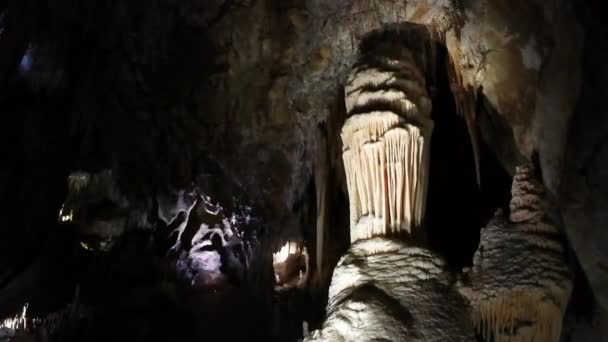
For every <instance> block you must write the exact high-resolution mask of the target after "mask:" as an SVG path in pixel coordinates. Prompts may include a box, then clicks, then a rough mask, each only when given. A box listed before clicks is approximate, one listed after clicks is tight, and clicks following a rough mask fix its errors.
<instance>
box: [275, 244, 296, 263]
mask: <svg viewBox="0 0 608 342" xmlns="http://www.w3.org/2000/svg"><path fill="white" fill-rule="evenodd" d="M299 252H300V247H299V245H298V243H296V242H286V243H285V244H284V245H283V246H282V247H281V249H279V251H278V252H276V253H273V254H272V262H273V264H278V263H280V262H285V261H286V260H287V257H289V255H290V254H296V253H299Z"/></svg>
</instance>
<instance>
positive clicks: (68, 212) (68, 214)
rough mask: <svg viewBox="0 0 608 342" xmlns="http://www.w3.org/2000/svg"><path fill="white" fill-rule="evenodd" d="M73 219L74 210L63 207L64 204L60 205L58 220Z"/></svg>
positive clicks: (71, 220) (66, 220) (64, 221)
mask: <svg viewBox="0 0 608 342" xmlns="http://www.w3.org/2000/svg"><path fill="white" fill-rule="evenodd" d="M73 221H74V210H73V209H65V206H64V205H61V209H59V222H63V223H66V222H73Z"/></svg>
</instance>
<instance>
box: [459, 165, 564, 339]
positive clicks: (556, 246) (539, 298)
mask: <svg viewBox="0 0 608 342" xmlns="http://www.w3.org/2000/svg"><path fill="white" fill-rule="evenodd" d="M511 193H512V200H511V202H510V215H509V217H508V219H507V218H505V217H504V215H503V214H502V213H500V212H499V213H497V215H496V216H495V217H494V218H493V219H492V221H490V222H489V223H488V225H487V226H486V227H485V228H484V229H483V230H482V231H481V239H480V246H479V249H478V251H477V252H476V253H475V257H474V260H473V268H472V269H471V270H469V271H468V272H465V279H466V281H467V282H468V284H467V285H465V286H464V287H463V288H462V289H461V293H462V294H463V295H465V297H467V298H468V299H469V300H470V302H471V305H472V307H473V309H474V310H473V320H474V322H475V324H476V326H477V328H478V330H479V331H480V333H481V335H482V336H483V337H484V339H485V340H487V341H489V340H490V339H491V338H492V339H493V341H496V342H502V341H511V342H520V341H521V342H523V341H538V342H540V341H543V342H544V341H549V342H550V341H559V338H560V334H561V329H562V319H563V317H564V314H565V310H566V305H567V303H568V300H569V297H570V293H571V291H572V279H571V274H570V272H569V269H568V267H567V263H566V260H565V248H564V245H563V241H564V240H563V239H564V238H563V236H562V234H561V232H560V231H559V229H558V228H557V227H556V226H555V225H554V224H553V223H552V222H550V221H549V219H548V218H547V215H546V201H545V198H544V187H543V185H542V184H541V183H540V182H538V181H537V180H536V179H535V178H534V170H533V169H532V168H531V167H529V166H521V167H518V168H517V169H516V174H515V176H514V179H513V186H512V190H511Z"/></svg>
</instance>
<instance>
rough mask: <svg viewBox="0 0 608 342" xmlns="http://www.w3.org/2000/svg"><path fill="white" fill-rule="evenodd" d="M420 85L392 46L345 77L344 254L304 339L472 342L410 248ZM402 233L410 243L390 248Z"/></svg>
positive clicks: (463, 310) (436, 280) (454, 304)
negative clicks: (318, 324) (316, 323)
mask: <svg viewBox="0 0 608 342" xmlns="http://www.w3.org/2000/svg"><path fill="white" fill-rule="evenodd" d="M423 80H424V78H423V75H422V72H420V70H419V69H418V68H417V66H416V63H415V61H414V58H413V57H412V55H411V53H410V52H409V51H408V50H406V49H404V48H400V47H399V45H391V46H379V48H377V49H375V50H374V51H372V52H371V55H368V56H364V57H363V59H362V62H361V63H360V64H358V65H357V66H355V68H354V71H353V73H352V75H351V76H350V77H349V79H348V83H347V85H346V89H345V93H346V109H347V111H348V114H349V117H348V119H347V120H346V122H345V123H344V126H343V127H342V141H343V143H344V149H343V159H344V167H345V169H346V175H347V183H348V193H349V201H350V218H351V227H350V229H351V243H352V246H351V248H350V249H349V251H348V252H347V253H346V255H344V256H343V257H342V259H341V260H340V261H339V262H338V265H337V266H336V269H335V270H334V274H333V277H332V281H331V286H330V288H329V302H328V305H327V319H326V321H325V323H324V324H323V327H322V328H321V329H320V330H318V331H315V332H314V333H313V334H312V335H311V336H309V337H308V338H307V339H305V341H378V340H383V341H474V340H475V336H474V329H473V324H472V322H471V320H470V318H469V317H470V316H469V315H470V313H469V311H468V306H467V304H466V302H465V299H464V298H463V297H462V296H461V295H460V294H459V293H458V292H457V291H456V289H455V288H454V287H453V286H452V281H451V276H450V274H449V272H447V271H446V270H445V268H444V262H443V261H442V259H441V258H440V257H438V256H437V255H435V254H433V253H432V252H430V251H428V250H427V249H425V248H422V247H418V246H416V245H415V243H417V242H420V241H418V239H417V235H416V234H415V233H416V232H415V231H414V230H415V229H420V228H422V227H421V225H422V220H423V216H424V207H425V202H426V187H427V175H428V162H429V145H430V144H429V143H430V137H431V131H432V121H431V120H430V108H431V106H430V101H429V98H428V95H427V93H426V90H425V85H424V81H423ZM403 235H409V236H408V241H409V242H404V241H399V240H396V236H403ZM389 236H390V237H391V238H389ZM412 241H413V242H414V243H411V242H412Z"/></svg>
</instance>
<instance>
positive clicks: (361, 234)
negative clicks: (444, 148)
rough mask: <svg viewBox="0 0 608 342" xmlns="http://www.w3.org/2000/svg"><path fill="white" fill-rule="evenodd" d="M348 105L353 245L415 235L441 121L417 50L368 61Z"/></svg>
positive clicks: (357, 71) (349, 90)
mask: <svg viewBox="0 0 608 342" xmlns="http://www.w3.org/2000/svg"><path fill="white" fill-rule="evenodd" d="M397 49H399V48H397ZM345 102H346V110H347V114H348V118H347V119H346V122H345V123H344V125H343V127H342V131H341V137H342V142H343V153H342V157H343V160H344V167H345V171H346V180H347V185H348V193H349V198H350V201H349V203H350V218H351V242H355V241H357V240H360V239H368V238H371V237H373V236H378V235H391V234H392V235H395V234H400V233H403V232H406V233H412V227H418V226H420V225H421V222H422V219H423V216H424V210H425V203H426V191H427V181H428V167H429V165H428V164H429V154H430V149H429V147H430V138H431V133H432V128H433V122H432V120H431V118H430V113H431V101H430V99H429V97H428V94H427V92H426V89H425V81H424V76H423V74H422V73H421V72H420V70H419V68H418V67H417V66H416V63H415V61H414V58H413V57H412V54H411V53H410V51H409V50H407V49H405V48H401V49H400V51H399V54H398V56H395V55H392V56H390V57H386V56H384V55H382V54H379V55H373V54H371V56H366V57H364V58H362V62H361V63H359V64H357V65H356V66H355V67H354V69H353V71H352V73H351V74H350V76H349V77H348V80H347V84H346V86H345Z"/></svg>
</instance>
